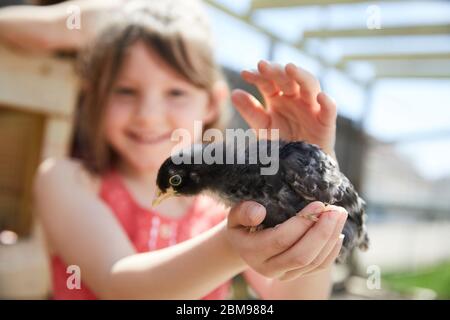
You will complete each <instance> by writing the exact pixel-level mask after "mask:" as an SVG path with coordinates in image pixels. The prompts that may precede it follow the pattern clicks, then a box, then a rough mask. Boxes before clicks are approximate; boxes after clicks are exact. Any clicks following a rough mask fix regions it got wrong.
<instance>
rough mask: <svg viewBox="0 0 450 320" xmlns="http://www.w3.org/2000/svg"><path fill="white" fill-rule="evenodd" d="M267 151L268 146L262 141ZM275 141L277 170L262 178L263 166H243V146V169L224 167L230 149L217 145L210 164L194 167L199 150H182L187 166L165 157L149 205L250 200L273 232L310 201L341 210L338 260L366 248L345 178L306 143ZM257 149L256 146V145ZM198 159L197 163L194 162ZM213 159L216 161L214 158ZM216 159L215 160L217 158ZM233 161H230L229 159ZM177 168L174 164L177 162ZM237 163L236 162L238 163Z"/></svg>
mask: <svg viewBox="0 0 450 320" xmlns="http://www.w3.org/2000/svg"><path fill="white" fill-rule="evenodd" d="M264 141H265V143H266V147H267V148H268V150H270V147H271V141H270V140H268V141H266V140H264ZM277 142H278V146H277V148H278V150H277V151H278V152H279V157H273V160H272V161H278V163H277V164H278V171H277V172H276V174H273V175H262V174H261V168H263V167H268V166H269V164H267V163H266V164H262V163H261V162H260V161H257V162H256V163H254V164H251V163H252V162H250V161H249V159H250V158H249V157H250V156H251V155H252V153H255V152H256V150H258V147H253V148H252V147H251V145H247V147H246V149H245V160H246V161H245V162H244V164H236V161H235V162H234V164H225V162H226V161H225V160H226V156H225V155H226V152H228V151H229V150H230V148H231V147H230V146H229V145H227V144H225V143H222V146H223V148H224V150H225V152H223V156H222V158H221V159H222V161H216V162H214V163H211V164H205V163H201V164H195V163H194V157H195V154H196V153H198V152H203V150H204V148H205V146H211V144H209V145H203V146H202V147H201V148H198V147H197V149H196V150H194V149H191V150H188V151H182V152H181V153H180V155H181V154H183V152H189V153H190V154H188V155H187V158H190V159H191V161H190V163H181V164H175V163H174V161H173V159H172V158H170V157H169V158H168V159H167V160H166V161H165V162H164V163H163V164H162V166H161V168H160V169H159V172H158V177H157V186H158V188H159V195H158V198H157V199H156V200H155V201H154V203H155V204H156V203H159V202H160V201H162V200H163V199H165V198H167V197H169V196H172V195H184V196H191V195H196V194H199V193H206V194H209V195H212V196H214V197H215V198H216V199H217V200H219V201H221V202H222V203H224V204H225V205H227V206H234V205H235V204H237V203H239V202H241V201H248V200H252V201H256V202H258V203H260V204H262V205H263V206H264V207H265V208H266V217H265V219H264V221H263V222H262V224H261V227H262V228H268V227H274V226H276V225H277V224H280V223H282V222H284V221H286V220H287V219H289V218H290V217H292V216H294V215H295V214H296V213H298V212H299V211H300V210H302V209H303V208H304V207H305V206H307V205H308V204H309V203H311V202H313V201H321V202H323V203H325V204H333V205H337V206H341V207H344V208H345V209H346V210H347V212H348V219H347V221H346V224H345V226H344V229H343V234H345V238H344V243H343V250H341V254H340V257H339V260H340V261H342V260H343V259H345V257H346V256H347V254H348V253H349V252H350V251H351V250H352V249H353V248H354V247H359V248H360V249H362V250H366V249H367V248H368V244H369V239H368V236H367V233H366V228H365V224H364V221H365V216H366V215H365V202H364V200H363V199H361V198H360V197H359V196H358V193H357V192H356V190H355V188H354V187H353V185H352V184H351V183H350V181H349V180H348V178H347V177H346V176H345V175H344V174H342V173H341V172H340V171H339V168H338V165H337V163H336V162H335V161H334V159H333V158H331V157H330V156H329V155H327V154H326V153H325V152H323V151H322V150H321V149H320V148H319V147H317V146H316V145H312V144H309V143H306V142H301V141H297V142H285V141H281V140H280V141H277ZM253 143H257V142H253ZM258 146H259V148H261V145H260V144H258ZM233 154H234V153H233ZM197 159H198V158H197ZM216 159H217V158H216ZM219 159H220V158H219ZM234 160H236V157H235V158H234ZM177 163H178V162H177ZM241 163H242V162H241Z"/></svg>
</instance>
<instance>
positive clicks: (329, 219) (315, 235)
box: [267, 211, 343, 271]
mask: <svg viewBox="0 0 450 320" xmlns="http://www.w3.org/2000/svg"><path fill="white" fill-rule="evenodd" d="M340 214H343V213H341V212H340V211H327V212H325V213H323V214H322V215H321V216H320V218H319V221H318V222H317V223H316V224H315V225H314V226H313V227H312V228H311V229H310V230H309V231H308V232H307V233H306V234H305V235H304V236H303V237H302V238H301V239H300V241H298V242H297V243H296V244H295V245H294V246H292V247H291V248H290V249H289V250H287V251H286V252H283V253H282V254H280V255H278V256H275V257H273V258H271V259H269V261H267V263H268V264H269V265H270V267H271V268H274V269H280V268H284V269H285V270H286V271H289V270H292V269H297V268H300V267H307V266H309V265H310V264H311V263H312V262H313V261H314V259H315V258H316V257H317V256H318V255H319V253H320V252H321V251H322V249H323V248H324V247H325V245H326V244H327V243H328V240H329V239H330V238H331V236H332V235H333V231H334V230H335V227H336V225H337V223H338V220H339V215H340Z"/></svg>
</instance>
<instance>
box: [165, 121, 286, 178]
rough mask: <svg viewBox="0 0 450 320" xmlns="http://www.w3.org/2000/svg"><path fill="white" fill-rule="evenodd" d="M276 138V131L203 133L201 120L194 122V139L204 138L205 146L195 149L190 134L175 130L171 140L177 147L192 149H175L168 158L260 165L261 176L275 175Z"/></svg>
mask: <svg viewBox="0 0 450 320" xmlns="http://www.w3.org/2000/svg"><path fill="white" fill-rule="evenodd" d="M279 136H280V134H279V130H278V129H270V130H269V129H259V130H255V129H248V130H244V129H226V130H225V136H224V134H223V133H222V131H220V130H218V129H207V130H206V131H205V132H204V133H203V123H202V121H195V123H194V137H203V141H206V145H204V146H199V147H198V148H195V145H194V143H195V140H194V138H193V137H192V136H191V133H190V132H189V131H188V130H187V129H184V128H179V129H176V130H174V132H173V133H172V136H171V141H174V142H179V144H178V145H177V146H179V145H182V146H187V145H189V146H192V145H193V146H194V147H193V148H191V149H189V150H186V149H185V150H182V151H180V150H178V148H177V147H175V148H174V150H172V153H171V158H172V161H173V163H175V164H182V163H183V164H207V165H211V164H260V165H261V169H260V171H261V175H275V174H276V173H277V172H278V169H279ZM268 138H270V142H269V141H268ZM209 142H212V143H209Z"/></svg>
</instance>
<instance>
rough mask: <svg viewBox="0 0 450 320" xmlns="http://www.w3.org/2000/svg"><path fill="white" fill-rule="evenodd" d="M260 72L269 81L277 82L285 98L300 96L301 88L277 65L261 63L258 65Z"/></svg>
mask: <svg viewBox="0 0 450 320" xmlns="http://www.w3.org/2000/svg"><path fill="white" fill-rule="evenodd" d="M258 70H259V71H260V72H261V75H262V76H263V77H264V78H265V79H267V80H272V81H274V82H275V85H276V86H277V87H278V88H279V90H280V91H281V92H282V95H283V96H286V97H291V98H292V97H296V96H298V95H299V94H300V86H299V85H298V84H297V82H295V81H294V80H293V79H291V78H290V77H288V75H287V74H286V72H285V70H284V68H283V67H282V66H281V65H279V64H277V63H273V64H270V63H269V62H267V61H261V62H260V63H259V64H258Z"/></svg>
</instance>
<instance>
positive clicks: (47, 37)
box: [0, 0, 124, 51]
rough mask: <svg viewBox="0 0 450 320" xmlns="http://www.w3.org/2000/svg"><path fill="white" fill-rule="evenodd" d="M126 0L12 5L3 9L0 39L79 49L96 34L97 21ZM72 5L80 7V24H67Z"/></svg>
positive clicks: (27, 47) (49, 48)
mask: <svg viewBox="0 0 450 320" xmlns="http://www.w3.org/2000/svg"><path fill="white" fill-rule="evenodd" d="M123 2H124V0H96V1H92V0H72V1H66V2H63V3H59V4H56V5H51V6H45V7H39V6H27V5H25V6H10V7H6V8H3V9H1V10H0V41H3V42H6V43H8V44H10V45H12V46H14V47H17V48H20V49H24V50H33V51H54V50H78V49H80V48H81V47H82V46H83V45H85V44H86V43H87V42H88V41H89V39H91V38H92V37H94V35H95V33H96V32H97V28H98V26H99V24H98V21H99V20H100V18H101V17H102V16H103V15H107V14H109V13H110V12H111V10H115V9H117V8H119V6H120V5H121V4H122V3H123ZM70 6H77V7H78V8H80V22H81V28H80V29H79V30H78V29H72V30H71V29H69V28H67V26H66V22H67V19H68V18H69V17H70V15H71V14H73V12H72V13H71V11H69V7H70Z"/></svg>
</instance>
